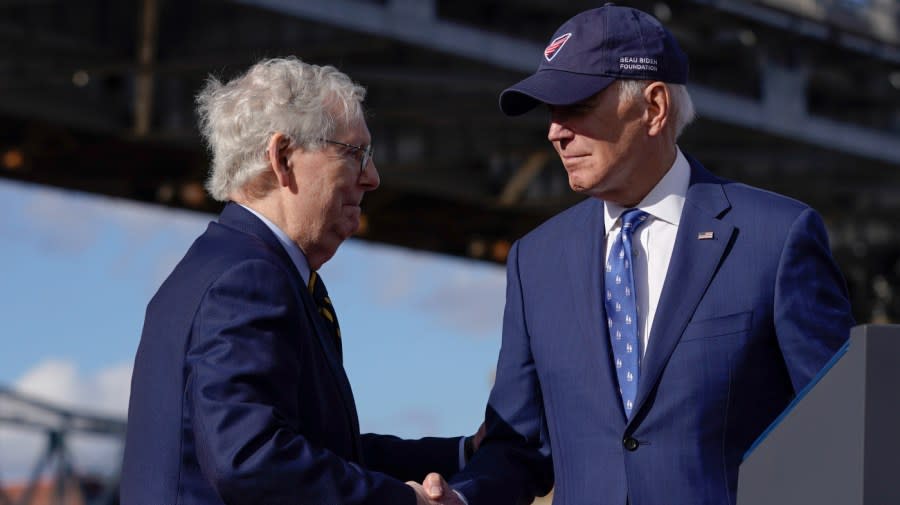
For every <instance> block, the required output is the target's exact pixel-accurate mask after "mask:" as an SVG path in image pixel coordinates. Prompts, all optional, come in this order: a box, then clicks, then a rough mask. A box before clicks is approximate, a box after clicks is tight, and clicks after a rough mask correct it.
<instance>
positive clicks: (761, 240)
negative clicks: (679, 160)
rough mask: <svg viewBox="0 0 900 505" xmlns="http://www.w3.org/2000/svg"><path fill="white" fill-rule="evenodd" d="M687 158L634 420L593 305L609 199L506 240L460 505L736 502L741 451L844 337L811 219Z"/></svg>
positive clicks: (837, 281)
mask: <svg viewBox="0 0 900 505" xmlns="http://www.w3.org/2000/svg"><path fill="white" fill-rule="evenodd" d="M690 162H691V181H690V185H689V189H688V191H687V195H686V201H685V204H684V209H683V211H682V216H681V222H680V226H679V229H678V232H677V237H676V242H675V246H674V250H673V253H672V259H671V263H670V266H669V270H668V273H667V276H666V280H665V284H664V286H663V290H662V294H661V297H660V300H659V305H658V309H657V312H656V316H655V319H654V323H653V328H652V329H651V332H650V339H649V344H648V346H647V351H646V354H645V355H644V357H643V361H642V364H641V375H640V379H639V383H638V391H637V399H636V404H635V409H634V415H633V417H632V418H631V419H630V420H628V419H626V416H625V414H624V411H623V408H622V402H621V399H620V396H619V391H618V389H619V388H618V382H617V379H616V371H615V369H614V368H613V366H612V365H611V362H612V360H611V350H610V344H609V335H608V330H607V324H606V314H605V309H604V302H603V299H602V296H601V293H603V292H604V287H603V277H604V276H603V271H602V269H601V265H602V261H603V257H604V224H603V202H602V201H600V200H598V199H594V198H589V199H587V200H586V201H584V202H582V203H580V204H578V205H576V206H574V207H572V208H570V209H568V210H567V211H565V212H563V213H561V214H559V215H557V216H555V217H554V218H552V219H550V220H549V221H548V222H546V223H544V224H543V225H541V226H540V227H538V228H537V229H535V230H534V231H533V232H531V233H529V234H528V235H526V236H525V237H524V238H522V239H521V240H520V241H518V242H517V243H516V244H515V245H514V246H513V247H512V249H511V251H510V254H509V259H508V269H507V274H508V279H507V283H508V285H507V294H506V297H507V298H506V310H505V314H504V320H503V342H502V347H501V350H500V357H499V362H498V365H497V375H496V383H495V385H494V388H493V390H492V392H491V395H490V400H489V402H488V407H487V412H486V423H487V439H486V440H485V442H484V443H483V445H482V446H481V449H480V450H479V452H478V453H476V454H475V457H474V458H473V460H472V461H471V462H470V463H469V465H467V467H466V469H465V470H464V472H462V473H461V474H459V475H457V477H456V478H455V479H454V481H453V482H454V486H455V487H456V488H457V489H459V490H460V491H462V492H463V494H465V495H466V497H467V498H468V499H469V502H470V505H481V504H491V505H496V504H504V503H530V500H531V498H532V494H535V493H537V494H544V493H546V492H547V491H548V490H549V489H550V486H551V485H553V484H554V481H555V490H554V503H555V504H568V505H575V504H578V505H581V504H587V503H591V504H610V505H625V504H626V503H629V504H630V505H726V504H734V502H735V495H736V488H737V472H738V465H739V463H740V462H741V458H742V455H743V453H744V451H745V450H747V449H748V447H749V446H750V445H751V443H752V442H753V441H754V440H755V438H756V437H757V436H758V435H760V433H761V432H762V431H764V429H765V428H766V427H767V426H768V425H769V423H771V422H772V421H773V420H774V419H775V418H776V417H777V416H778V414H779V413H780V412H781V411H782V410H783V409H784V408H785V407H786V406H787V404H788V403H789V402H790V400H791V399H792V398H793V397H794V395H795V394H796V393H797V392H798V391H799V390H800V389H801V388H803V387H804V386H805V385H806V384H807V383H808V382H809V381H810V380H811V379H812V378H813V377H814V376H815V374H816V373H817V372H818V371H819V370H820V368H821V367H822V366H823V365H824V364H825V363H826V362H827V361H828V359H829V358H830V357H831V356H832V355H833V353H834V352H835V351H836V350H837V349H838V348H839V347H840V346H841V345H842V344H843V342H844V341H845V340H846V339H847V337H848V334H849V329H850V327H851V326H852V324H853V321H852V316H851V315H850V305H849V302H848V298H847V293H846V288H845V284H844V281H843V278H842V277H841V275H840V273H839V271H838V269H837V267H836V266H835V263H834V261H833V259H832V257H831V253H830V250H829V246H828V241H827V236H826V232H825V229H824V226H823V224H822V221H821V219H820V217H819V216H818V215H817V214H816V212H815V211H813V210H812V209H810V208H809V207H807V206H806V205H804V204H802V203H799V202H797V201H794V200H791V199H788V198H785V197H783V196H779V195H776V194H773V193H769V192H766V191H762V190H759V189H755V188H751V187H748V186H745V185H742V184H737V183H732V182H728V181H724V180H722V179H718V178H716V177H714V176H713V175H712V174H710V173H709V172H707V171H706V170H705V169H704V168H703V167H702V166H700V164H699V163H697V162H696V161H695V160H693V159H690ZM707 232H712V235H713V237H712V238H711V239H704V240H700V239H698V236H699V235H700V234H704V235H705V236H708V234H707ZM626 440H627V443H626ZM626 446H627V447H629V448H630V449H629V448H626ZM554 476H555V479H554Z"/></svg>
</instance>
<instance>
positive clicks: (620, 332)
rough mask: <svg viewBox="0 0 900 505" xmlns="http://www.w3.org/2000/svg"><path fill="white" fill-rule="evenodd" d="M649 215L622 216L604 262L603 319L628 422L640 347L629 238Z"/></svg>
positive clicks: (631, 212)
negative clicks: (604, 307)
mask: <svg viewBox="0 0 900 505" xmlns="http://www.w3.org/2000/svg"><path fill="white" fill-rule="evenodd" d="M647 217H649V215H648V214H647V213H646V212H644V211H641V210H638V209H628V210H626V211H625V212H623V213H622V216H621V219H622V229H621V230H620V231H619V236H618V237H616V241H615V243H613V245H612V248H610V250H609V257H607V259H606V276H605V287H606V297H605V300H606V317H607V320H606V322H607V324H608V325H609V339H610V342H611V343H612V351H613V359H614V360H615V366H616V376H618V378H619V391H620V392H621V393H622V406H624V407H625V415H626V416H627V417H628V418H629V419H631V410H632V408H633V407H634V398H635V396H636V395H637V385H638V376H639V375H640V359H641V358H640V356H641V354H640V352H641V351H640V346H639V345H638V329H637V324H638V321H637V305H636V303H635V294H634V275H633V273H632V268H631V260H632V255H631V251H632V248H631V238H632V234H633V233H634V232H635V230H636V229H637V228H638V227H639V226H640V225H641V224H643V223H644V222H645V221H646V220H647Z"/></svg>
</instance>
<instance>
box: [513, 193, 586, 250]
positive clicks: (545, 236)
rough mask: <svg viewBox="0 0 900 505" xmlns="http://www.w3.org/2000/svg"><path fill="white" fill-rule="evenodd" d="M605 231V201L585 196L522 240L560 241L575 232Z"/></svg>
mask: <svg viewBox="0 0 900 505" xmlns="http://www.w3.org/2000/svg"><path fill="white" fill-rule="evenodd" d="M598 226H599V231H600V233H602V232H603V202H602V201H601V200H598V199H596V198H591V197H588V198H585V199H584V200H582V201H581V202H579V203H577V204H575V205H573V206H571V207H569V208H568V209H565V210H563V211H562V212H559V213H558V214H556V215H554V216H552V217H550V218H549V219H547V220H546V221H544V222H543V223H541V224H540V225H538V226H537V227H536V228H535V229H533V230H531V231H530V232H528V233H527V234H525V236H523V237H522V239H521V241H524V242H534V241H546V240H553V241H560V240H563V239H564V238H566V237H571V236H573V234H575V233H586V232H589V230H592V229H597V227H598Z"/></svg>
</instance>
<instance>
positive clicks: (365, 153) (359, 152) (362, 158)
mask: <svg viewBox="0 0 900 505" xmlns="http://www.w3.org/2000/svg"><path fill="white" fill-rule="evenodd" d="M322 140H323V141H325V142H328V143H329V144H334V145H338V146H343V147H346V148H347V149H350V150H351V151H352V153H353V157H354V158H359V173H360V174H362V173H363V172H365V171H366V167H367V166H369V162H370V161H372V157H373V156H375V148H373V147H372V144H369V145H367V146H355V145H353V144H346V143H344V142H338V141H337V140H328V139H322Z"/></svg>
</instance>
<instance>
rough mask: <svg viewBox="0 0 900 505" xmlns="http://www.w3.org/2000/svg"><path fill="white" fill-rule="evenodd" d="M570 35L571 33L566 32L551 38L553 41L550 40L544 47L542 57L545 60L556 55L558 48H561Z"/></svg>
mask: <svg viewBox="0 0 900 505" xmlns="http://www.w3.org/2000/svg"><path fill="white" fill-rule="evenodd" d="M571 36H572V34H571V33H567V34H565V35H560V36H559V37H556V38H555V39H553V42H551V43H550V45H549V46H547V49H544V58H546V59H547V61H550V60H552V59H553V58H555V57H556V55H557V54H559V50H560V49H562V46H564V45H566V42H568V41H569V38H570V37H571Z"/></svg>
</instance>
